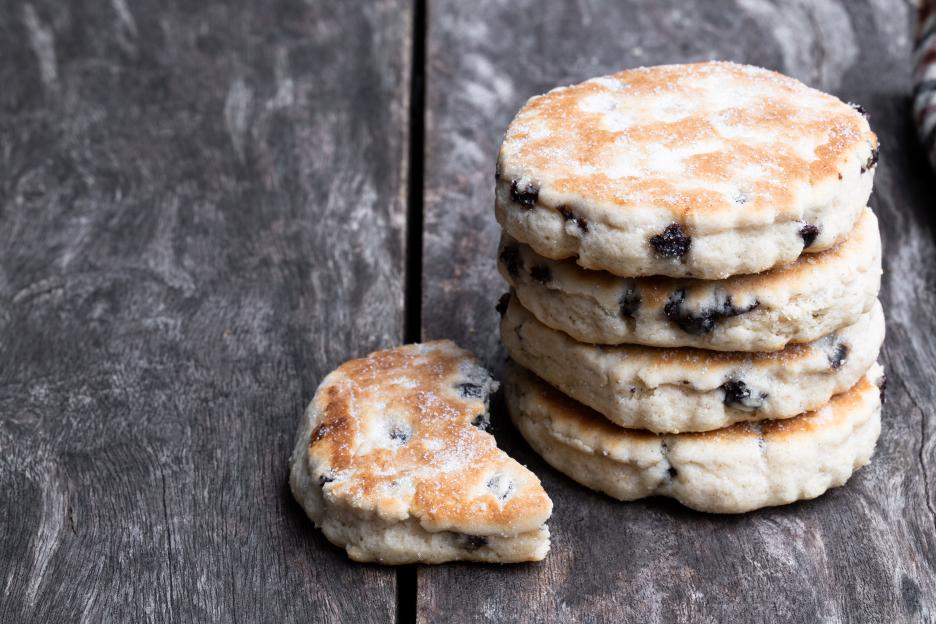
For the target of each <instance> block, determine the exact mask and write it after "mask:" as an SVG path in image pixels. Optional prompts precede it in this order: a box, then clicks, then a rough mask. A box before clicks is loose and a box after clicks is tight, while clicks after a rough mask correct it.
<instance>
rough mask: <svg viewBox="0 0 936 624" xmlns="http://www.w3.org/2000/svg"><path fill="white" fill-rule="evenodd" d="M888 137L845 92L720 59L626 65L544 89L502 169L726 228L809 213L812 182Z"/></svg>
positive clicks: (551, 188) (571, 191)
mask: <svg viewBox="0 0 936 624" xmlns="http://www.w3.org/2000/svg"><path fill="white" fill-rule="evenodd" d="M876 146H877V138H876V137H875V135H874V133H873V132H871V129H870V127H869V126H868V122H867V120H866V119H865V118H864V117H863V116H862V115H860V114H859V113H858V112H856V111H855V110H854V109H853V108H852V107H850V106H848V105H846V104H844V103H843V102H841V101H840V100H838V99H837V98H835V97H833V96H831V95H827V94H825V93H822V92H820V91H817V90H815V89H810V88H808V87H806V86H805V85H803V84H802V83H800V82H798V81H797V80H794V79H792V78H789V77H786V76H783V75H781V74H778V73H775V72H771V71H768V70H764V69H760V68H755V67H751V66H746V65H737V64H733V63H724V62H709V63H696V64H689V65H664V66H658V67H649V68H639V69H632V70H627V71H622V72H619V73H616V74H613V75H611V76H606V77H603V78H599V79H594V80H589V81H587V82H584V83H581V84H577V85H574V86H571V87H566V88H559V89H555V90H553V91H551V92H549V93H547V94H546V95H543V96H540V97H535V98H532V99H531V100H530V101H529V102H527V104H526V105H525V106H524V107H523V108H522V109H521V110H520V112H519V113H518V114H517V116H516V118H515V119H514V121H513V122H512V123H511V125H510V127H509V128H508V129H507V132H506V136H505V139H504V142H503V145H502V147H501V151H500V154H499V170H500V171H501V172H502V174H503V175H504V176H506V177H507V178H508V179H530V180H534V181H535V182H536V183H537V184H538V185H540V189H539V190H540V198H541V199H544V200H545V201H544V202H543V203H544V204H549V203H550V198H552V199H553V200H558V199H562V198H574V199H577V200H578V201H579V202H580V204H581V205H582V206H592V207H594V206H596V205H600V206H602V207H603V208H604V209H605V210H608V211H610V213H616V214H618V215H624V214H629V213H631V212H633V211H635V210H643V211H649V212H648V214H647V217H646V218H643V219H640V220H641V221H642V222H648V220H654V221H655V220H657V219H656V218H655V217H654V216H653V215H659V214H660V213H663V214H665V215H666V218H667V219H669V220H672V221H677V222H681V223H684V224H687V225H689V226H690V227H696V228H702V229H705V230H707V231H717V230H720V229H724V228H729V227H737V226H743V225H753V224H766V223H775V222H786V221H792V220H796V219H800V218H801V217H802V209H803V205H802V204H803V202H802V201H800V199H801V197H802V194H803V192H804V187H805V186H806V185H810V186H815V185H818V184H821V183H823V182H825V181H832V182H835V181H836V180H841V179H842V175H841V174H842V172H843V171H844V170H845V168H846V167H853V168H854V169H855V170H856V171H857V170H858V169H859V168H860V167H862V165H863V164H864V163H863V161H860V159H862V158H863V159H867V158H868V157H869V156H870V154H871V151H872V150H873V149H875V148H876ZM739 197H741V198H743V199H740V200H739ZM579 207H580V208H581V206H579ZM590 216H592V217H594V216H595V215H594V214H593V213H592V214H590ZM606 216H608V219H609V220H610V221H614V214H609V215H606Z"/></svg>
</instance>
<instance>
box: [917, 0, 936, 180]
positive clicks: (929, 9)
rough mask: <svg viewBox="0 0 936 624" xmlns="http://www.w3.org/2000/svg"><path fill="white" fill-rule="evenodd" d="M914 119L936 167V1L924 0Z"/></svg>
mask: <svg viewBox="0 0 936 624" xmlns="http://www.w3.org/2000/svg"><path fill="white" fill-rule="evenodd" d="M913 118H914V120H915V121H916V125H917V130H918V131H919V133H920V140H921V141H923V146H924V147H925V148H926V152H927V153H928V154H929V159H930V163H932V165H933V168H936V0H923V2H922V5H921V7H920V21H919V27H918V29H917V39H916V47H915V49H914V53H913Z"/></svg>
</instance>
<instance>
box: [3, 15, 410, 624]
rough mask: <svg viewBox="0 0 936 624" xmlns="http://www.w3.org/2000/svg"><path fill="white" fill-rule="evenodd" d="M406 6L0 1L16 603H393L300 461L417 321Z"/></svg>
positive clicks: (351, 608) (225, 609) (103, 613)
mask: <svg viewBox="0 0 936 624" xmlns="http://www.w3.org/2000/svg"><path fill="white" fill-rule="evenodd" d="M410 22H411V9H410V6H409V3H407V2H404V1H403V0H379V1H377V2H371V3H367V4H366V5H364V4H359V3H346V2H341V1H340V0H327V1H325V2H314V3H309V2H301V1H299V0H284V1H282V2H276V3H267V2H250V1H247V0H242V1H236V2H208V3H205V2H199V3H181V4H180V3H162V2H153V1H149V0H141V1H139V2H125V1H124V0H113V1H112V2H109V3H107V2H93V3H92V2H85V1H77V2H66V3H61V2H51V1H46V0H37V1H35V2H32V3H27V2H5V3H0V85H2V86H0V527H2V529H0V621H3V622H76V621H89V622H146V621H149V622H170V621H200V622H208V621H219V622H234V621H243V622H259V621H291V622H299V621H303V622H308V621H316V622H318V621H335V622H349V621H355V622H357V621H388V620H391V619H392V618H393V616H394V611H395V588H396V581H395V571H394V570H392V569H383V568H379V567H374V566H361V565H354V564H350V563H349V562H348V561H347V560H346V557H345V555H344V552H343V551H339V550H338V549H335V548H333V547H331V546H330V545H329V544H328V543H327V542H326V541H325V539H324V538H323V537H322V536H321V534H320V533H319V532H318V531H316V530H314V529H313V527H312V524H311V522H309V521H308V520H307V519H306V518H305V516H304V514H303V513H302V511H301V510H300V509H299V507H298V506H297V505H296V504H295V503H294V502H293V500H292V497H291V495H290V494H289V491H288V488H287V485H286V472H287V471H286V459H287V456H288V453H289V451H290V449H291V446H292V441H293V436H294V433H295V427H296V424H297V423H298V418H299V415H300V413H301V411H302V409H303V407H304V406H305V404H306V403H307V402H308V401H309V400H310V399H311V395H312V393H313V391H314V389H315V386H316V385H317V383H318V380H319V379H320V378H321V376H322V375H323V374H325V373H326V372H327V371H328V370H330V369H331V368H333V367H334V366H335V365H337V364H338V363H340V362H341V361H343V360H345V359H347V358H348V357H351V356H355V355H359V354H364V353H366V352H368V351H369V350H372V349H375V348H379V347H383V346H387V345H391V344H397V343H399V342H401V341H402V338H403V335H402V334H403V300H404V293H403V268H404V259H403V256H404V232H403V230H404V227H405V220H406V217H405V215H406V208H405V187H406V180H405V177H406V157H407V153H408V145H407V132H408V130H407V121H408V114H407V105H408V104H407V101H408V82H409V54H410V36H411V33H410V30H411V26H410ZM349 588H353V589H354V591H349Z"/></svg>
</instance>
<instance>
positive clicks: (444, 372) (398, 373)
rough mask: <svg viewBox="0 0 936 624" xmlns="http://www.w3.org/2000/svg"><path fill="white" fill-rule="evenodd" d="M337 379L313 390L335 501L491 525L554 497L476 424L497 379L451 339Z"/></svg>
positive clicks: (319, 462) (377, 358) (316, 461)
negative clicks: (532, 502)
mask: <svg viewBox="0 0 936 624" xmlns="http://www.w3.org/2000/svg"><path fill="white" fill-rule="evenodd" d="M332 375H333V376H334V377H336V379H331V380H326V382H325V383H323V386H322V387H321V388H320V389H319V393H318V394H317V398H318V397H321V396H325V398H324V399H323V404H321V405H319V410H320V411H321V412H322V413H323V414H324V418H323V420H322V423H321V425H320V426H319V428H318V429H317V430H316V432H315V433H313V436H312V444H311V446H310V460H311V464H312V465H313V472H314V473H315V474H326V473H327V474H329V476H330V479H328V480H327V482H325V483H324V484H323V490H324V492H325V493H326V496H328V497H329V499H330V500H344V501H346V503H348V504H350V505H352V506H354V507H357V508H360V509H368V510H371V511H374V512H375V513H377V514H378V515H381V516H384V517H387V518H388V519H390V518H394V519H399V518H401V517H405V516H406V514H407V513H409V514H411V515H413V516H415V517H419V518H420V521H421V522H423V523H430V524H432V523H435V524H437V525H440V526H448V525H453V526H456V525H457V526H461V525H466V524H467V525H471V523H472V522H475V521H479V520H480V521H482V522H488V523H490V522H493V521H494V520H492V519H503V518H505V517H506V516H505V515H504V514H505V513H506V511H507V510H508V508H509V509H511V513H521V510H522V509H523V504H529V503H524V501H527V499H530V500H536V501H539V503H538V504H540V505H542V504H543V502H542V501H548V499H546V498H545V493H543V492H542V490H541V488H540V486H539V484H538V482H537V481H536V478H535V477H534V476H533V475H532V473H529V472H528V471H526V470H525V469H524V468H522V467H521V466H520V465H519V464H517V463H516V462H514V461H513V460H512V459H510V458H509V457H508V456H507V455H506V454H504V453H503V452H502V451H500V450H499V449H498V448H497V445H496V442H495V441H494V438H493V436H491V435H490V434H488V433H486V432H484V431H482V430H480V429H479V428H477V427H476V426H474V425H472V424H471V423H472V421H473V420H475V418H476V417H477V416H479V415H482V414H485V413H486V412H487V396H488V394H489V393H490V392H492V391H493V390H494V389H496V387H497V383H496V382H495V381H494V380H493V379H492V378H491V377H490V375H489V374H488V373H487V371H485V370H484V369H483V368H482V367H481V366H480V365H479V364H478V362H477V360H476V359H475V358H474V357H473V356H472V355H471V354H469V353H468V352H466V351H464V350H462V349H460V348H458V347H456V346H455V345H454V344H453V343H451V342H449V341H435V342H431V343H425V344H422V345H407V346H404V347H400V348H397V349H393V350H390V351H383V352H378V353H375V354H371V355H370V356H368V357H367V358H364V359H361V360H353V361H351V362H348V363H346V364H344V365H343V366H341V367H340V368H339V369H338V370H337V371H335V373H333V374H332ZM326 395H327V396H326ZM336 405H340V406H341V409H330V408H331V407H334V406H336ZM490 483H496V484H498V487H497V488H491V487H490V486H489V484H490ZM540 496H541V497H542V498H539V497H540ZM531 497H532V498H531ZM508 515H509V514H508Z"/></svg>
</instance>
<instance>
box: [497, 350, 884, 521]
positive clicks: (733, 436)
mask: <svg viewBox="0 0 936 624" xmlns="http://www.w3.org/2000/svg"><path fill="white" fill-rule="evenodd" d="M883 381H884V377H883V370H882V369H881V367H880V366H879V365H877V364H875V365H873V366H872V367H871V369H870V370H869V371H868V372H867V374H866V375H864V376H863V377H861V379H859V380H858V383H856V384H855V385H854V386H852V388H851V389H849V390H848V391H847V392H844V393H842V394H839V395H836V396H835V397H833V398H832V399H831V400H830V401H829V402H828V403H826V404H825V405H823V406H822V407H820V408H819V409H817V410H815V411H812V412H808V413H806V414H802V415H800V416H797V417H795V418H791V419H789V420H776V421H763V422H754V423H741V424H737V425H733V426H731V427H726V428H724V429H718V430H715V431H708V432H705V433H679V434H670V435H659V434H654V433H650V432H648V431H642V430H637V429H623V428H621V427H618V426H617V425H614V424H613V423H611V422H609V421H608V420H606V419H605V418H602V416H601V415H600V414H598V413H596V412H594V411H592V410H591V409H589V408H588V407H585V406H584V405H582V404H581V403H577V402H575V401H573V400H572V399H570V398H568V397H566V396H565V395H563V394H562V393H560V392H559V391H558V390H555V389H554V388H552V387H551V386H549V385H548V384H546V383H545V382H543V381H541V380H540V379H538V378H537V377H536V376H535V375H533V374H532V373H530V372H529V371H526V370H524V369H523V368H521V367H519V366H517V365H516V364H511V365H510V366H509V367H508V370H507V372H506V375H505V379H504V385H505V387H506V396H507V407H508V409H509V411H510V417H511V419H512V420H513V422H514V424H516V426H517V428H518V429H519V430H520V432H521V433H522V434H523V437H524V438H526V439H527V441H528V442H529V443H530V445H531V446H532V447H533V448H534V449H535V450H536V451H537V452H538V453H539V454H540V455H542V456H543V458H544V459H545V460H546V461H547V462H549V463H550V464H551V465H552V466H553V467H555V468H556V469H557V470H559V471H560V472H562V473H564V474H566V475H568V476H569V477H571V478H573V479H575V480H576V481H578V482H579V483H581V484H582V485H585V486H588V487H590V488H592V489H595V490H599V491H602V492H605V493H606V494H609V495H610V496H613V497H614V498H618V499H621V500H634V499H637V498H643V497H645V496H654V495H660V496H670V497H672V498H675V499H676V500H678V501H679V502H681V503H682V504H683V505H686V506H687V507H691V508H693V509H698V510H700V511H710V512H717V513H740V512H744V511H751V510H753V509H758V508H761V507H768V506H772V505H783V504H786V503H792V502H793V501H796V500H803V499H809V498H815V497H817V496H819V495H820V494H822V493H823V492H825V491H826V490H828V489H829V488H832V487H836V486H839V485H842V484H843V483H845V482H846V481H847V480H848V478H849V477H850V476H851V475H852V473H854V471H855V470H857V469H858V468H860V467H861V466H864V465H865V464H866V463H867V462H868V461H869V460H870V458H871V455H872V454H873V453H874V446H875V444H876V442H877V439H878V435H879V434H880V431H881V400H882V395H883Z"/></svg>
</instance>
